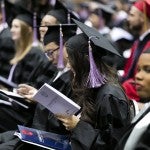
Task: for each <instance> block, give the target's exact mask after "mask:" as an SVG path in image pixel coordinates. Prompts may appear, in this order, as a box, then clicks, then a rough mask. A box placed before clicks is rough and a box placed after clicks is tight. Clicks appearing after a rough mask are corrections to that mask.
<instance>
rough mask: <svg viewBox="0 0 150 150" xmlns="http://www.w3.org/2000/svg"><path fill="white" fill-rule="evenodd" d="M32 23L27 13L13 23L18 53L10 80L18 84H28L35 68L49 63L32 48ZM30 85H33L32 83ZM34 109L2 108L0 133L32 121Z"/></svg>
mask: <svg viewBox="0 0 150 150" xmlns="http://www.w3.org/2000/svg"><path fill="white" fill-rule="evenodd" d="M32 22H33V19H32V15H31V14H27V13H24V14H20V15H18V16H17V17H16V18H15V19H13V21H12V27H11V32H12V39H13V40H14V41H15V46H16V52H15V56H14V58H13V59H12V60H11V64H12V68H11V70H10V74H9V78H8V80H9V81H13V82H15V83H17V84H19V83H28V80H29V78H30V79H31V78H32V77H31V76H30V75H32V74H31V73H32V71H33V70H34V68H35V67H37V66H39V65H41V64H43V65H44V64H46V63H47V62H49V61H48V59H47V57H46V56H45V53H44V52H43V51H42V50H41V48H40V47H33V46H32V43H33V29H32ZM30 84H32V83H31V82H30ZM12 105H13V104H12ZM32 106H33V107H32ZM34 108H35V105H34V104H33V105H32V104H31V108H29V109H28V108H27V109H25V108H23V107H21V106H20V105H13V106H12V107H9V108H8V106H6V105H4V106H3V107H1V110H0V116H1V118H0V119H1V120H3V121H1V123H0V132H4V131H8V130H13V129H16V128H17V124H26V123H27V122H28V121H30V119H32V117H33V112H34Z"/></svg>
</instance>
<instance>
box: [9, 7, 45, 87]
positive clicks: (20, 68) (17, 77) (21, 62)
mask: <svg viewBox="0 0 150 150" xmlns="http://www.w3.org/2000/svg"><path fill="white" fill-rule="evenodd" d="M11 33H12V39H13V40H14V42H15V46H16V52H15V56H14V57H13V59H12V60H11V61H10V63H11V64H12V68H11V70H10V74H9V80H10V81H13V82H14V83H17V84H20V83H26V82H28V79H29V78H32V77H31V76H30V75H31V73H32V71H33V70H34V68H35V67H36V66H39V65H41V64H45V63H47V62H48V59H47V58H46V57H45V54H44V52H43V51H42V49H41V47H40V46H33V44H34V38H33V14H32V13H30V12H28V11H27V10H24V12H23V13H22V14H19V15H17V16H16V17H15V18H14V19H13V21H12V27H11Z"/></svg>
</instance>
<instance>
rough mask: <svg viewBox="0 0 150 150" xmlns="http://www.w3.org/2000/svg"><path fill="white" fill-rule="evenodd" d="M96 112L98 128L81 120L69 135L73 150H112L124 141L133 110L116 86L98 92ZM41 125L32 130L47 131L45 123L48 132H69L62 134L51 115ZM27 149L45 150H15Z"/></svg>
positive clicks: (108, 86) (106, 87) (27, 145)
mask: <svg viewBox="0 0 150 150" xmlns="http://www.w3.org/2000/svg"><path fill="white" fill-rule="evenodd" d="M41 110H42V111H43V114H44V113H45V112H44V110H45V109H42V107H41ZM42 111H41V112H42ZM96 112H97V113H96V116H97V122H96V125H95V126H92V125H91V124H89V123H87V122H85V121H83V120H81V121H79V123H78V124H77V126H76V127H75V129H74V130H73V131H72V132H71V133H70V135H71V146H72V149H73V150H99V149H102V150H113V149H114V148H115V146H116V144H117V142H118V141H119V140H120V138H121V137H122V135H123V133H124V131H125V129H126V127H127V126H128V125H129V124H130V110H129V105H128V102H127V100H126V96H125V95H124V93H123V91H122V90H121V89H120V88H118V87H117V86H115V85H107V84H106V86H105V87H104V88H101V89H100V90H99V92H98V95H97V99H96ZM47 113H48V112H47ZM39 114H40V113H39ZM37 116H38V115H37ZM36 118H37V117H36ZM54 120H55V121H54ZM36 121H37V120H36ZM39 121H40V125H39V124H38V125H37V124H36V125H37V126H33V127H38V128H40V129H46V127H45V126H44V124H47V123H46V122H47V121H48V124H49V126H48V129H47V131H48V130H49V131H52V132H56V133H65V132H66V134H68V133H67V131H65V129H64V130H63V127H62V125H61V124H60V123H59V121H57V122H56V119H55V118H54V116H53V115H52V114H51V113H49V117H48V120H47V121H46V119H45V120H43V118H42V117H40V119H39ZM36 123H37V122H36ZM58 127H59V128H58ZM56 129H57V130H56ZM62 131H63V132H62ZM27 148H31V149H33V150H40V149H42V148H40V147H37V146H33V145H30V144H23V147H20V148H19V146H17V148H16V149H15V150H23V149H27Z"/></svg>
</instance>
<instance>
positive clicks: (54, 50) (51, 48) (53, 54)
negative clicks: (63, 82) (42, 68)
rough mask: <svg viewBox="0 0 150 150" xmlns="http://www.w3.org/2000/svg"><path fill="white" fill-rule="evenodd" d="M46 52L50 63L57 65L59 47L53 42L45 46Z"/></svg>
mask: <svg viewBox="0 0 150 150" xmlns="http://www.w3.org/2000/svg"><path fill="white" fill-rule="evenodd" d="M44 51H45V54H46V56H47V57H48V59H49V61H52V63H53V64H54V65H57V61H58V51H59V46H58V45H57V44H55V43H54V42H51V43H49V44H47V45H46V46H45V48H44Z"/></svg>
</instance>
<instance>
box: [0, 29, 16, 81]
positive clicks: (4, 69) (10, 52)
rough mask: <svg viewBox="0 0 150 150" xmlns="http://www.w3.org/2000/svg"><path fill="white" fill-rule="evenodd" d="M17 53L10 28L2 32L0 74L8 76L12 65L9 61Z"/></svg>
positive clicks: (0, 40)
mask: <svg viewBox="0 0 150 150" xmlns="http://www.w3.org/2000/svg"><path fill="white" fill-rule="evenodd" d="M14 53H15V47H14V42H13V40H12V38H11V33H10V28H5V29H3V30H2V31H1V32H0V76H3V77H5V78H8V75H9V71H10V69H11V65H10V63H9V61H10V60H11V59H12V58H13V56H14Z"/></svg>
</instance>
